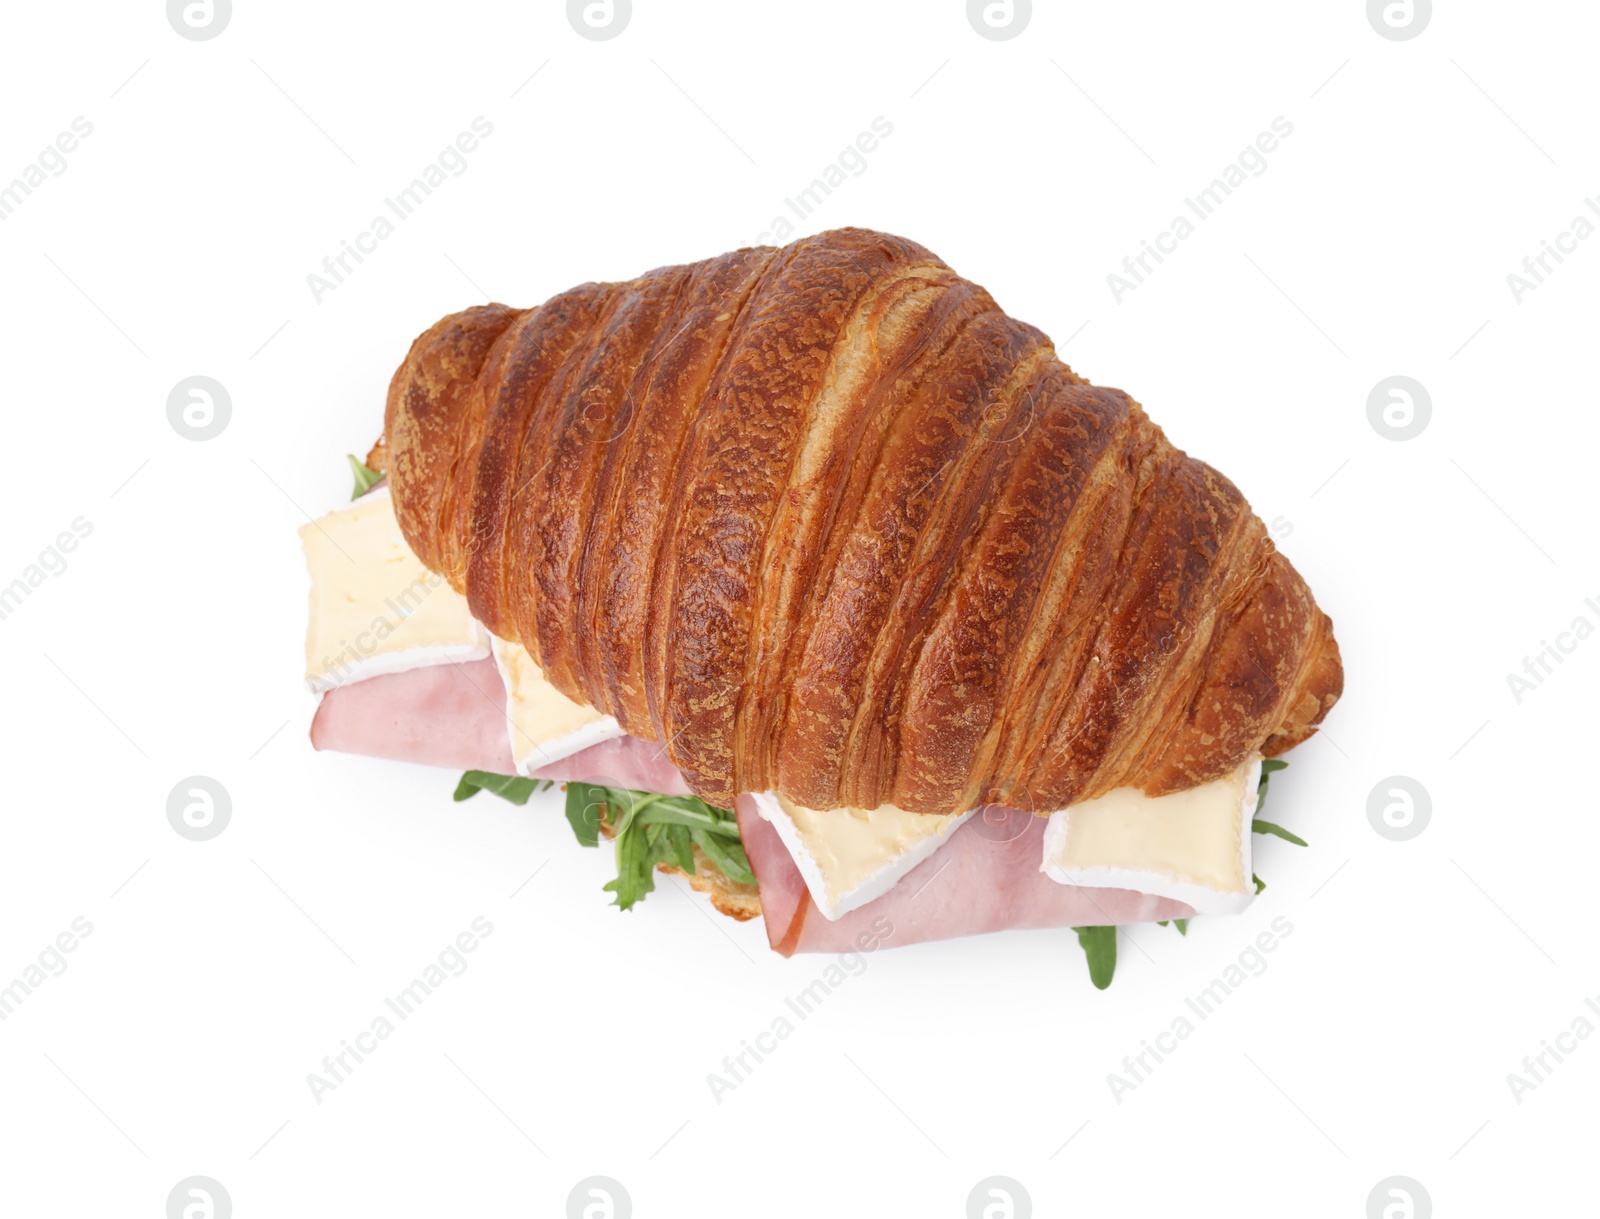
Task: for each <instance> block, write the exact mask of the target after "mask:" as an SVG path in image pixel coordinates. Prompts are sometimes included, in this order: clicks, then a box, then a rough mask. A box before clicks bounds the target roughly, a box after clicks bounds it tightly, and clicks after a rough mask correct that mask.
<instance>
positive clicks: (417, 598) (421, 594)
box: [300, 487, 489, 694]
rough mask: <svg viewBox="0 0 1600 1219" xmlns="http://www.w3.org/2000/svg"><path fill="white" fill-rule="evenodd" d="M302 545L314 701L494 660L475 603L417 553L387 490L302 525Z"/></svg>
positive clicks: (308, 678)
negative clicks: (377, 682) (390, 678)
mask: <svg viewBox="0 0 1600 1219" xmlns="http://www.w3.org/2000/svg"><path fill="white" fill-rule="evenodd" d="M300 542H301V546H302V547H303V548H304V550H305V556H306V567H307V568H308V570H309V571H310V573H311V598H310V601H311V605H310V614H309V615H308V618H307V624H306V685H307V687H308V688H309V689H311V690H312V691H313V692H314V693H318V694H320V693H323V692H325V691H328V690H332V689H334V688H335V687H337V686H343V685H348V684H349V683H351V682H357V681H363V680H365V679H366V678H369V677H379V676H382V675H384V674H386V673H403V672H406V671H407V670H409V669H419V668H422V667H424V666H425V665H436V664H446V663H449V662H452V661H454V662H462V661H468V660H481V659H483V658H484V657H485V656H487V655H488V654H489V635H488V632H487V631H485V630H484V629H483V627H481V626H480V625H479V624H478V623H477V622H475V621H474V620H473V617H472V612H471V611H470V610H469V609H468V607H467V599H466V598H465V597H463V596H462V595H461V594H460V593H458V592H456V591H455V590H454V589H453V588H451V587H450V585H449V584H448V583H447V582H446V581H445V579H444V577H443V576H440V575H437V574H435V573H433V572H431V571H429V570H428V569H427V568H426V567H424V566H423V565H422V563H421V562H420V561H419V560H418V559H417V557H416V556H415V555H414V554H412V553H411V548H410V547H409V546H408V545H407V544H406V540H405V535H404V534H403V533H401V531H400V522H399V521H397V520H396V519H395V515H394V504H393V502H392V501H391V500H390V498H389V489H388V488H387V487H379V488H377V489H376V490H374V491H371V492H369V493H368V494H366V495H363V496H362V497H361V498H360V499H358V500H356V501H355V502H354V503H353V504H351V505H350V506H349V507H346V508H341V509H339V510H338V511H335V512H330V513H328V514H327V515H326V516H324V517H322V518H321V519H319V520H316V521H312V522H309V523H308V524H306V525H303V526H301V529H300Z"/></svg>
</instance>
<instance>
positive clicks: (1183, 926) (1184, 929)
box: [1172, 918, 1189, 935]
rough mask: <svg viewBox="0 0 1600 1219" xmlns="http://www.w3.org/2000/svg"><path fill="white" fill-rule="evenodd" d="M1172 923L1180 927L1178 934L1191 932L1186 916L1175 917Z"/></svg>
mask: <svg viewBox="0 0 1600 1219" xmlns="http://www.w3.org/2000/svg"><path fill="white" fill-rule="evenodd" d="M1172 925H1173V926H1174V927H1176V928H1177V929H1178V934H1179V935H1188V934H1189V920H1188V919H1186V918H1175V919H1173V920H1172Z"/></svg>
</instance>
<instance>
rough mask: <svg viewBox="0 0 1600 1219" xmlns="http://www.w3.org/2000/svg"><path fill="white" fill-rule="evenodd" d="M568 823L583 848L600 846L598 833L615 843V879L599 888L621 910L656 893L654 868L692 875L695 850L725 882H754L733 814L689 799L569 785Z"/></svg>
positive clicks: (751, 883) (693, 798) (687, 797)
mask: <svg viewBox="0 0 1600 1219" xmlns="http://www.w3.org/2000/svg"><path fill="white" fill-rule="evenodd" d="M567 820H568V822H570V823H571V825H572V832H573V835H574V836H575V837H576V838H577V840H578V842H579V843H580V844H581V845H583V846H586V847H592V846H599V845H600V834H601V832H602V830H603V831H604V832H605V834H606V836H607V837H608V838H610V839H611V840H612V841H613V842H614V843H615V847H616V859H617V876H616V879H615V880H612V881H609V882H607V883H606V885H605V886H604V888H605V891H606V892H607V893H614V894H616V904H617V905H618V906H620V907H621V908H622V909H624V910H630V909H632V908H633V906H634V905H635V904H636V903H638V902H640V901H642V900H644V898H645V897H646V895H648V894H650V893H653V892H654V891H655V887H656V882H655V872H656V866H657V865H658V864H666V865H668V866H669V867H675V868H681V869H682V870H683V871H685V872H688V873H690V874H691V875H693V873H694V871H695V859H694V852H695V848H696V847H698V848H699V849H700V853H701V854H702V855H704V856H705V857H706V859H707V860H709V861H710V862H711V864H712V865H713V866H714V867H716V869H717V870H718V871H719V872H721V873H722V874H723V875H724V876H726V877H727V878H728V879H729V880H732V881H735V882H736V883H738V884H744V885H753V884H755V883H756V878H755V874H754V873H753V872H752V871H751V870H750V860H749V858H748V857H747V856H746V855H745V853H744V845H743V844H742V843H741V842H740V841H739V823H738V821H737V820H735V819H734V815H733V814H732V813H731V812H729V811H728V810H727V809H721V808H714V807H712V806H711V805H709V804H707V803H706V802H705V801H704V800H699V799H696V798H695V797H694V796H662V795H658V794H656V793H654V792H639V791H630V790H628V789H627V788H622V787H603V786H601V785H599V784H596V783H569V784H568V785H567Z"/></svg>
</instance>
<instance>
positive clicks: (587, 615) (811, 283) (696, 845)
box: [301, 229, 1343, 985]
mask: <svg viewBox="0 0 1600 1219" xmlns="http://www.w3.org/2000/svg"><path fill="white" fill-rule="evenodd" d="M351 461H352V465H353V466H354V468H355V470H356V474H357V492H358V495H357V498H356V499H355V500H354V502H353V503H352V504H351V505H350V506H349V507H347V508H345V509H342V510H340V511H338V512H334V513H331V514H330V515H328V516H326V517H324V518H322V519H321V520H319V521H315V522H313V523H311V524H310V525H307V526H306V527H305V528H304V529H303V530H302V531H301V532H302V538H303V541H304V546H305V549H306V554H307V560H308V564H309V566H310V568H311V572H312V595H311V624H310V629H309V631H308V638H307V679H308V682H309V684H310V686H311V688H312V689H313V690H314V691H316V692H318V693H319V694H320V695H321V702H320V704H319V706H318V709H317V712H316V716H315V719H314V721H313V726H312V740H313V742H314V744H315V745H316V746H317V747H318V748H322V749H335V750H344V751H347V752H355V753H363V754H369V755H376V756H380V757H388V758H395V759H404V760H410V761H415V762H421V763H426V764H431V765H435V766H447V767H452V768H457V769H461V770H464V771H466V772H467V773H466V774H465V775H464V776H463V778H462V780H461V783H460V786H459V788H458V789H457V797H458V798H465V797H466V796H468V795H472V794H475V793H476V792H478V791H480V790H488V791H491V792H494V793H497V794H499V795H502V796H506V797H507V798H510V799H513V800H516V801H518V802H519V803H521V802H525V801H527V800H528V799H530V797H531V796H532V794H533V793H534V792H535V791H537V790H539V789H541V788H543V787H548V786H550V785H551V784H552V783H553V782H560V783H563V784H565V786H566V808H567V816H568V819H569V820H570V821H571V823H572V826H573V829H574V831H575V833H576V834H577V836H578V838H579V840H580V841H581V842H584V843H586V844H588V845H597V844H598V843H599V841H600V840H601V839H602V838H604V839H608V840H610V841H611V843H612V844H613V847H614V850H615V854H616V858H617V868H618V874H617V877H616V879H615V880H613V881H612V882H611V883H610V884H609V885H608V886H607V888H608V889H609V890H610V891H611V892H613V893H614V894H615V895H616V901H617V903H618V904H620V905H622V906H623V907H624V908H627V907H629V906H631V905H632V904H633V903H634V902H636V901H637V900H639V899H640V898H641V897H643V896H644V895H645V894H646V893H648V892H649V891H650V889H651V887H652V885H653V875H654V873H655V871H656V870H657V869H658V868H659V869H665V870H669V871H672V870H675V871H678V872H681V873H683V874H684V875H686V876H687V877H688V879H689V883H690V884H692V885H693V886H694V887H695V888H696V889H698V890H700V891H701V892H704V893H706V894H707V895H708V896H709V898H710V900H711V901H712V902H713V903H714V904H715V905H716V907H717V909H719V910H721V911H722V912H724V913H726V914H729V915H732V916H733V917H735V918H740V919H745V918H751V917H754V916H755V915H757V914H760V915H761V916H762V917H763V918H764V919H765V922H766V930H767V935H768V937H769V940H770V942H771V944H772V946H773V947H774V948H775V949H777V950H778V951H779V952H782V953H784V954H789V953H793V952H797V951H800V952H806V951H822V952H829V951H833V952H838V951H844V950H848V949H865V948H868V947H877V946H890V945H898V944H907V943H914V942H917V941H922V940H930V939H941V938H947V937H951V936H957V935H964V934H973V933H979V932H988V931H996V930H1001V929H1005V928H1011V927H1074V928H1077V929H1078V935H1079V938H1080V940H1081V941H1082V942H1083V943H1084V946H1085V948H1086V949H1087V950H1088V952H1089V961H1090V967H1091V974H1092V975H1093V976H1094V978H1095V981H1096V982H1097V984H1101V985H1103V984H1104V981H1108V980H1109V967H1108V965H1107V959H1108V954H1109V957H1110V959H1111V960H1114V951H1115V931H1114V928H1115V927H1116V926H1117V925H1119V924H1127V923H1134V922H1145V921H1160V922H1166V921H1169V920H1179V926H1180V928H1183V927H1184V926H1185V924H1184V922H1183V921H1182V920H1186V919H1187V918H1188V917H1190V916H1191V915H1194V914H1197V913H1198V914H1206V913H1226V912H1231V911H1237V910H1239V909H1242V908H1243V906H1244V905H1246V904H1248V902H1249V901H1250V900H1251V899H1252V898H1253V896H1254V894H1255V892H1256V891H1257V886H1258V885H1259V883H1260V882H1258V881H1255V880H1254V879H1253V873H1252V867H1251V843H1252V831H1254V832H1256V833H1260V832H1263V831H1262V828H1261V827H1262V826H1266V827H1267V832H1273V833H1277V834H1279V835H1280V836H1282V837H1286V838H1288V839H1289V840H1290V841H1295V842H1298V841H1299V839H1298V838H1296V837H1295V836H1294V835H1292V834H1290V833H1289V832H1288V831H1285V830H1280V829H1279V828H1278V827H1277V826H1275V825H1272V824H1271V823H1267V822H1263V821H1262V820H1261V819H1260V816H1259V814H1260V811H1261V810H1260V803H1261V801H1262V799H1263V798H1264V796H1265V789H1266V776H1267V774H1268V773H1270V772H1271V771H1272V770H1274V769H1276V768H1278V767H1280V766H1281V765H1282V763H1281V762H1277V761H1272V760H1270V759H1276V758H1277V757H1278V756H1279V755H1280V754H1282V753H1284V752H1285V751H1286V750H1288V749H1289V748H1291V747H1292V746H1294V745H1296V744H1298V743H1299V742H1301V741H1303V740H1305V739H1306V738H1307V737H1308V736H1310V735H1311V734H1312V732H1314V731H1315V729H1316V726H1317V725H1318V724H1319V723H1320V722H1321V721H1322V719H1323V717H1324V716H1325V715H1327V713H1328V710H1329V709H1330V708H1331V707H1332V706H1333V704H1334V702H1335V701H1336V700H1337V699H1338V697H1339V694H1340V692H1341V689H1342V686H1343V671H1342V668H1341V665H1340V660H1339V649H1338V645H1337V644H1336V643H1335V641H1334V638H1333V629H1332V623H1331V622H1330V621H1329V619H1328V617H1327V615H1326V614H1324V613H1323V612H1322V611H1321V610H1320V609H1318V607H1317V605H1316V602H1315V601H1314V600H1313V599H1312V596H1311V592H1310V590H1309V589H1308V588H1307V587H1306V585H1305V582H1304V581H1303V580H1302V579H1301V578H1300V575H1299V574H1298V573H1297V572H1296V571H1295V569H1294V568H1293V567H1292V566H1291V565H1290V564H1289V562H1288V560H1287V559H1285V558H1284V557H1283V555H1282V554H1280V553H1279V552H1278V551H1277V549H1276V548H1275V546H1274V545H1273V542H1272V541H1271V539H1270V538H1269V537H1268V535H1267V531H1266V529H1265V528H1264V527H1263V525H1262V523H1261V521H1260V520H1259V519H1257V517H1256V516H1255V515H1254V514H1253V513H1252V512H1251V511H1250V508H1249V505H1248V504H1246V503H1245V500H1244V497H1243V496H1242V495H1240V493H1239V491H1238V489H1237V488H1236V487H1234V485H1233V484H1232V483H1231V482H1229V481H1228V480H1227V479H1226V478H1224V477H1223V476H1222V475H1221V474H1219V473H1218V472H1217V471H1216V470H1213V469H1212V468H1211V467H1210V466H1207V465H1205V464H1204V463H1202V462H1200V461H1196V460H1195V459H1194V458H1191V457H1189V456H1187V455H1185V454H1184V453H1182V452H1181V451H1179V450H1178V449H1176V448H1174V447H1173V446H1172V445H1171V444H1170V443H1169V442H1168V440H1167V438H1166V437H1165V436H1164V435H1163V434H1162V432H1161V430H1160V428H1158V427H1156V425H1155V424H1153V423H1151V422H1150V420H1149V419H1148V418H1147V417H1146V416H1145V413H1144V410H1143V409H1142V408H1141V407H1140V405H1139V403H1137V402H1135V401H1134V400H1133V399H1132V398H1130V397H1128V396H1127V395H1126V394H1124V393H1123V392H1122V391H1120V390H1115V389H1104V388H1100V387H1097V386H1094V385H1091V384H1089V383H1088V382H1087V381H1085V380H1084V379H1083V378H1081V377H1079V376H1078V375H1077V374H1076V373H1074V372H1073V371H1072V369H1071V368H1069V367H1068V366H1067V365H1066V364H1064V363H1063V362H1062V361H1061V360H1060V359H1059V358H1058V357H1057V356H1056V353H1055V350H1054V348H1053V347H1052V346H1051V343H1050V340H1049V339H1048V338H1047V337H1046V336H1045V335H1044V334H1042V333H1040V332H1039V331H1038V330H1036V329H1034V328H1033V327H1032V326H1029V325H1027V324H1026V323H1023V322H1019V321H1016V320H1014V319H1012V318H1010V317H1008V316H1007V315H1006V314H1005V313H1004V312H1003V311H1002V310H1001V309H1000V307H999V306H998V305H996V304H995V302H994V300H993V299H992V298H991V297H990V296H989V294H988V293H987V292H985V291H984V290H983V289H982V288H980V287H978V286H977V285H976V284H973V283H971V282H969V281H967V280H965V279H962V278H961V277H960V276H959V275H957V274H956V273H955V272H954V271H952V270H951V269H950V268H949V267H947V266H946V265H945V264H944V263H943V262H941V261H940V260H939V259H938V258H936V257H935V256H934V255H933V254H931V253H930V252H929V251H927V250H926V249H924V248H923V247H922V246H920V245H917V244H916V243H914V242H911V241H906V240H904V239H902V238H898V237H892V236H889V235H887V234H883V233H876V232H869V231H865V230H861V229H842V230H838V231H835V232H829V233H823V234H821V235H819V236H816V237H810V238H806V239H803V240H800V241H796V242H794V243H793V244H791V245H788V246H785V247H784V248H782V249H772V248H767V247H763V248H757V249H743V250H738V251H735V252H733V253H730V254H724V255H722V256H720V257H717V258H711V259H707V260H705V261H703V262H698V263H692V264H689V265H685V266H674V267H662V268H659V269H657V270H654V271H650V272H648V273H647V274H644V275H641V276H640V277H639V278H637V279H634V280H631V281H629V282H626V283H605V284H594V283H590V284H583V285H581V286H579V287H576V288H573V289H571V290H570V291H567V292H563V293H561V294H560V295H558V296H555V297H553V298H552V299H550V300H549V301H546V302H545V303H544V304H542V305H540V306H538V307H536V308H532V309H512V308H509V307H507V306H504V305H498V304H492V305H484V306H479V307H475V308H471V309H467V310H464V311H462V312H460V313H455V314H451V315H450V316H448V317H446V318H444V319H442V320H441V321H439V322H438V323H437V324H435V325H434V326H433V327H432V328H431V329H429V330H428V331H426V332H425V333H424V334H423V335H422V336H421V337H420V338H418V339H417V340H416V342H414V343H413V344H412V345H411V350H410V352H409V353H408V354H407V356H406V358H405V360H404V361H403V362H402V364H401V365H400V367H399V369H398V370H397V371H396V373H395V375H394V378H393V380H392V382H391V383H390V386H389V395H388V403H387V407H386V410H385V413H384V424H383V434H382V437H381V438H380V439H379V441H378V443H377V444H376V445H375V446H374V448H373V449H372V451H371V453H369V454H368V456H367V459H366V460H365V462H359V461H356V459H354V458H352V459H351Z"/></svg>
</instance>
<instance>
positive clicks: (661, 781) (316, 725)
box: [311, 660, 692, 796]
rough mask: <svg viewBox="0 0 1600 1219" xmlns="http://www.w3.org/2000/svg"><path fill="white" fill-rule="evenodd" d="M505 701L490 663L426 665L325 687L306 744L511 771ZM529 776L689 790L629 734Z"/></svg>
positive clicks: (655, 748)
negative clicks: (308, 740)
mask: <svg viewBox="0 0 1600 1219" xmlns="http://www.w3.org/2000/svg"><path fill="white" fill-rule="evenodd" d="M505 706H506V688H505V684H504V683H503V682H502V681H501V680H500V671H499V669H497V668H496V667H495V663H494V661H493V660H472V661H467V662H465V663H462V664H440V665H425V666H423V667H422V668H419V669H408V670H406V671H405V672H404V673H390V674H386V675H385V676H383V677H369V678H367V679H366V680H365V681H358V682H353V683H351V684H350V685H348V686H340V687H338V688H337V689H334V690H329V691H328V692H327V693H326V694H325V695H323V696H322V704H321V706H319V707H318V708H317V714H316V717H315V718H314V719H313V720H312V721H311V743H312V745H314V746H315V747H316V748H318V749H332V750H336V751H338V752H339V753H359V754H363V755H365V756H367V757H370V758H390V759H392V760H394V761H397V762H420V763H422V764H423V765H424V766H443V767H446V768H448V769H450V770H489V771H493V772H495V773H496V774H502V775H512V774H516V765H515V763H514V762H512V760H511V745H510V740H509V737H508V736H507V734H506V717H505ZM532 775H533V777H534V778H536V779H554V780H556V781H557V782H558V783H572V782H581V783H603V784H605V785H606V786H608V787H628V788H632V789H634V790H635V791H652V792H660V793H662V794H663V795H667V796H687V795H691V794H692V793H691V792H690V791H689V786H688V784H686V783H685V782H684V781H683V775H682V774H680V773H679V772H678V768H677V767H676V766H674V765H673V764H672V760H671V759H670V758H668V757H667V756H666V752H665V751H664V750H663V749H662V748H661V746H660V745H657V744H656V743H655V742H653V741H646V740H643V739H641V738H639V737H632V736H625V737H618V738H617V739H615V740H611V741H601V742H600V743H599V744H598V745H591V746H590V747H589V748H588V749H585V750H582V751H580V752H578V753H575V754H573V755H572V756H571V757H567V758H562V759H560V760H559V761H556V762H552V763H551V764H550V765H548V766H541V767H540V768H539V769H538V770H535V771H533V772H532Z"/></svg>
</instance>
